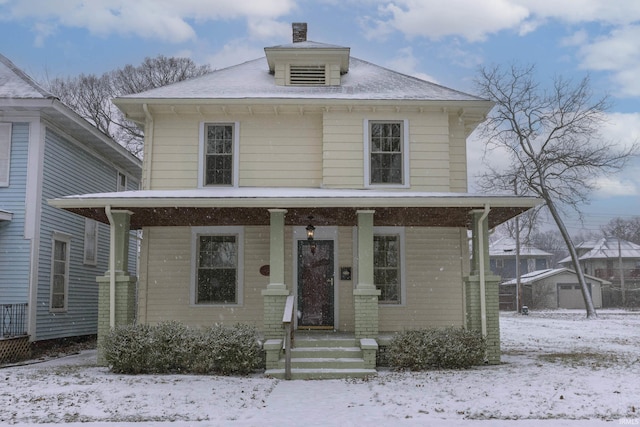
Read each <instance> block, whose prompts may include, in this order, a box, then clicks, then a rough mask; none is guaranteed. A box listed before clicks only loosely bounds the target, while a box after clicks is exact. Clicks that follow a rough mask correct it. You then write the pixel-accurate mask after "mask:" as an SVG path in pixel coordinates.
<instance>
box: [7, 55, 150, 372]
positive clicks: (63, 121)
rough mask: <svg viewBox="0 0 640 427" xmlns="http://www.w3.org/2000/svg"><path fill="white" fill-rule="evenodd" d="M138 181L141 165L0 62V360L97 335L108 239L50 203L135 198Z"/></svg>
mask: <svg viewBox="0 0 640 427" xmlns="http://www.w3.org/2000/svg"><path fill="white" fill-rule="evenodd" d="M140 174H141V162H140V160H138V159H137V158H136V157H134V156H133V155H131V154H130V153H129V152H127V151H126V150H124V148H122V147H121V146H120V145H118V144H116V143H115V142H114V141H113V140H111V139H110V138H108V137H106V136H105V135H104V134H103V133H101V132H99V131H98V130H97V129H96V128H95V127H93V126H92V125H90V124H89V123H88V122H87V121H86V120H84V119H83V118H81V117H80V116H79V115H77V114H76V113H75V112H74V111H73V110H71V109H70V108H68V107H67V106H65V105H64V104H62V103H61V102H60V101H59V100H58V99H57V98H56V97H55V96H54V95H52V94H51V93H48V92H47V91H45V90H44V89H42V88H41V87H40V86H39V85H37V84H36V83H35V82H34V81H33V80H32V79H31V78H30V77H29V76H27V75H26V74H25V73H24V72H22V71H21V70H20V69H18V68H17V67H16V66H15V65H14V64H13V63H12V62H11V61H9V60H8V59H7V58H6V57H4V56H2V55H0V360H2V359H9V358H13V357H19V356H20V355H21V354H24V353H26V352H27V351H28V349H29V342H30V341H31V342H33V341H42V340H51V339H58V338H66V337H76V336H84V335H95V334H96V333H97V319H98V285H97V283H96V276H98V275H104V272H105V270H106V269H107V268H108V266H107V261H108V259H109V256H108V254H109V230H108V228H107V227H106V226H105V225H104V224H101V223H100V222H97V221H95V220H92V219H89V218H83V217H81V216H78V215H74V214H71V213H69V212H65V211H62V210H59V209H55V208H53V207H52V206H50V205H49V204H47V202H46V201H47V200H48V199H52V198H56V197H61V196H65V195H69V194H79V193H88V192H90V193H99V192H116V191H119V190H123V191H124V190H135V189H137V188H138V183H139V180H140ZM134 243H135V242H134ZM128 256H129V257H130V258H131V259H132V260H134V259H135V257H136V253H135V251H134V248H133V247H132V250H131V251H130V252H129V253H128Z"/></svg>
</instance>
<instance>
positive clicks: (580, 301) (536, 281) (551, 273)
mask: <svg viewBox="0 0 640 427" xmlns="http://www.w3.org/2000/svg"><path fill="white" fill-rule="evenodd" d="M585 279H586V280H587V286H588V288H589V292H590V293H591V298H592V300H593V305H594V306H595V308H600V307H602V287H603V286H604V285H610V284H611V283H610V282H608V281H606V280H603V279H599V278H597V277H593V276H589V275H585ZM520 284H521V286H522V287H523V305H525V306H527V307H529V308H534V309H536V308H538V309H541V308H567V309H570V308H585V304H584V297H583V295H582V288H581V286H580V284H579V282H578V276H577V275H576V272H575V271H573V270H569V269H568V268H556V269H545V270H538V271H532V272H530V273H527V274H524V275H522V277H520ZM515 285H516V280H515V279H512V280H508V281H506V282H504V283H502V284H501V286H507V287H515Z"/></svg>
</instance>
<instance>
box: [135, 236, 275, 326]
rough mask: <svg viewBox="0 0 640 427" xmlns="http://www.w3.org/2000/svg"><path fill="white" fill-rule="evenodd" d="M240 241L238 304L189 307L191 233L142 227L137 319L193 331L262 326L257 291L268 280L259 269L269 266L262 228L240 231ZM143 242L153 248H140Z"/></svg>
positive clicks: (267, 249)
mask: <svg viewBox="0 0 640 427" xmlns="http://www.w3.org/2000/svg"><path fill="white" fill-rule="evenodd" d="M244 238H245V242H244V265H245V268H244V272H243V274H244V287H243V304H242V305H240V306H237V305H236V306H228V307H221V306H210V305H192V304H191V303H190V301H191V275H192V271H191V256H192V254H191V228H190V227H149V228H145V229H144V240H145V244H143V254H142V261H143V262H144V261H146V260H147V259H148V264H147V268H146V269H145V271H143V272H141V276H140V288H139V292H140V296H139V300H138V317H139V320H140V321H141V322H142V323H149V324H156V323H158V322H161V321H163V320H167V319H172V320H177V321H180V322H183V323H185V324H187V325H190V326H193V327H207V326H210V325H213V324H215V323H226V324H234V323H238V322H242V323H250V324H254V325H256V326H257V327H262V317H263V308H262V307H263V299H262V293H261V291H262V290H263V289H265V288H266V286H267V283H268V280H269V279H268V277H264V276H261V275H260V273H259V270H260V267H261V266H262V265H265V264H269V233H268V227H245V228H244ZM148 241H153V244H146V242H148ZM143 265H144V264H143Z"/></svg>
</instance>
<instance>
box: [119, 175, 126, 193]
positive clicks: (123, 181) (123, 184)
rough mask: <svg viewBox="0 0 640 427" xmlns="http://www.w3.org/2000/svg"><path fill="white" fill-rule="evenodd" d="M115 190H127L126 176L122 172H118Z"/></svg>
mask: <svg viewBox="0 0 640 427" xmlns="http://www.w3.org/2000/svg"><path fill="white" fill-rule="evenodd" d="M116 191H127V176H126V175H125V174H123V173H122V172H118V182H117V185H116Z"/></svg>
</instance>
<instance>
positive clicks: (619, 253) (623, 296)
mask: <svg viewBox="0 0 640 427" xmlns="http://www.w3.org/2000/svg"><path fill="white" fill-rule="evenodd" d="M618 265H619V268H620V292H621V294H622V306H623V307H624V306H625V305H626V303H627V295H626V290H625V289H624V269H623V268H622V249H621V246H620V237H618Z"/></svg>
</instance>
